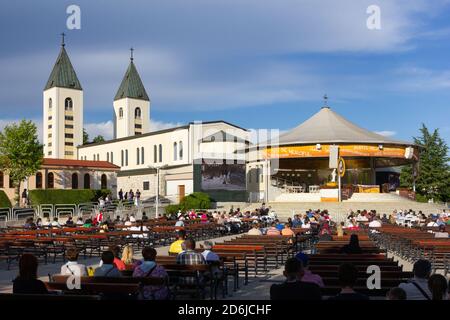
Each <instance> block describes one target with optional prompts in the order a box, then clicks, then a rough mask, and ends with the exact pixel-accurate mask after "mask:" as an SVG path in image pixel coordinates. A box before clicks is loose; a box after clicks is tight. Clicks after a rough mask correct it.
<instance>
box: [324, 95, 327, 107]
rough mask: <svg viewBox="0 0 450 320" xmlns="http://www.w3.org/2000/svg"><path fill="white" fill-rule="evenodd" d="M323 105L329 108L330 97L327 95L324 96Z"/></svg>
mask: <svg viewBox="0 0 450 320" xmlns="http://www.w3.org/2000/svg"><path fill="white" fill-rule="evenodd" d="M323 103H324V107H328V96H327V94H326V93H325V95H324V96H323Z"/></svg>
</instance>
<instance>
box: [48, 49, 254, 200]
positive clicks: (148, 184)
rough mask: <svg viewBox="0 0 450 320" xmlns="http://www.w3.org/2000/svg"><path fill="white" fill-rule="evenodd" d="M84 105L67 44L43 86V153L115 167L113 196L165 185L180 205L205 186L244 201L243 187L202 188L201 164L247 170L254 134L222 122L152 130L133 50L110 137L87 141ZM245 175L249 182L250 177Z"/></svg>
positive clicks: (220, 196)
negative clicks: (248, 152) (115, 177)
mask: <svg viewBox="0 0 450 320" xmlns="http://www.w3.org/2000/svg"><path fill="white" fill-rule="evenodd" d="M83 109H84V106H83V88H82V87H81V83H80V81H79V79H78V77H77V74H76V72H75V69H74V67H73V66H72V63H71V62H70V59H69V55H68V53H67V51H66V48H65V45H64V43H63V44H62V46H61V49H60V53H59V55H58V58H57V61H56V63H55V66H54V67H53V70H52V72H51V74H50V77H49V79H48V81H47V84H46V86H45V89H44V97H43V120H44V121H43V123H44V128H43V133H44V157H46V158H54V159H76V160H78V161H81V162H82V161H90V162H92V161H94V162H101V163H104V162H106V163H111V164H112V165H114V166H117V167H118V168H120V170H119V171H118V172H117V184H115V185H110V186H108V187H109V188H110V189H111V191H112V192H113V193H114V194H117V192H118V191H119V190H120V189H122V190H123V192H124V193H125V192H126V191H129V190H131V189H132V190H133V191H136V190H139V191H140V192H141V197H142V198H143V199H145V198H149V197H153V196H155V195H156V194H157V193H158V190H159V195H160V196H163V197H166V198H167V199H169V200H170V201H172V202H178V201H179V200H181V198H182V197H184V196H185V195H187V194H190V193H192V192H195V191H206V192H211V193H212V194H213V195H214V196H215V198H216V199H217V200H233V201H236V200H239V201H245V200H246V194H245V186H244V188H231V187H229V188H228V190H224V191H225V192H219V190H218V189H214V186H213V187H212V188H210V189H208V190H204V189H203V187H202V179H203V178H202V169H204V168H205V165H206V164H211V166H213V167H214V166H216V167H218V166H221V168H224V164H225V163H229V164H232V165H235V164H236V165H237V163H239V164H240V165H243V166H244V175H245V149H246V148H248V145H249V142H248V136H249V133H248V131H247V130H246V129H244V128H241V127H238V126H236V125H233V124H231V123H228V122H225V121H221V120H219V121H208V122H204V123H201V122H191V123H188V124H186V125H183V126H179V127H175V128H170V129H165V130H160V131H153V132H151V131H150V119H151V118H150V98H149V95H148V93H147V90H146V89H145V87H144V84H143V82H142V80H141V77H140V75H139V73H138V70H137V67H136V64H135V62H134V58H133V55H132V54H131V57H130V61H129V63H128V67H127V69H126V72H125V75H124V76H123V79H122V81H121V83H120V85H119V88H118V90H117V92H116V94H115V96H114V97H113V103H112V109H113V115H114V116H113V123H114V132H113V139H112V140H109V141H104V142H99V143H91V144H85V145H83ZM241 151H244V152H241ZM218 170H220V169H217V170H216V171H218ZM222 171H223V170H222ZM230 174H231V173H228V175H230ZM224 176H225V174H224ZM210 178H211V179H213V178H214V177H213V176H211V177H210ZM226 179H227V178H226V177H225V178H223V180H224V181H225V182H226ZM242 179H243V181H241V184H242V183H244V185H245V176H244V177H243V178H242ZM242 179H241V180H242ZM225 184H226V183H225ZM68 185H70V183H69V184H68ZM218 187H219V188H222V186H218ZM227 187H228V185H227ZM225 189H227V188H225ZM230 189H231V190H230Z"/></svg>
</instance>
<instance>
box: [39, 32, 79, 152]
mask: <svg viewBox="0 0 450 320" xmlns="http://www.w3.org/2000/svg"><path fill="white" fill-rule="evenodd" d="M61 36H62V41H61V49H60V51H59V55H58V57H57V59H56V62H55V64H54V66H53V69H52V72H51V73H50V76H49V78H48V80H47V83H46V85H45V88H44V101H43V111H44V112H43V115H44V119H43V124H44V130H43V132H44V157H48V158H62V159H63V158H65V159H76V158H77V152H76V150H77V146H78V145H81V144H83V88H82V87H81V83H80V81H79V80H78V77H77V74H76V72H75V69H74V68H73V66H72V63H71V61H70V58H69V56H68V54H67V51H66V49H65V45H66V44H65V34H64V33H62V34H61Z"/></svg>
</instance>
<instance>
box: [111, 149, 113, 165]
mask: <svg viewBox="0 0 450 320" xmlns="http://www.w3.org/2000/svg"><path fill="white" fill-rule="evenodd" d="M111 163H114V152H112V151H111Z"/></svg>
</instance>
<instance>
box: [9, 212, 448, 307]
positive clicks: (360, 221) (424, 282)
mask: <svg viewBox="0 0 450 320" xmlns="http://www.w3.org/2000/svg"><path fill="white" fill-rule="evenodd" d="M168 219H172V220H175V221H176V222H175V226H176V227H180V228H177V230H178V231H177V234H176V240H175V241H173V242H172V243H171V245H170V247H169V250H168V252H169V255H171V256H176V259H175V263H176V264H178V265H206V264H208V265H211V266H212V268H211V270H212V272H213V273H215V274H213V275H211V276H216V275H217V273H216V272H217V271H218V268H216V265H217V263H218V262H219V260H220V258H219V255H218V254H217V253H215V252H214V251H213V243H212V242H211V241H205V242H204V244H203V245H202V249H203V251H202V252H200V251H198V250H196V241H195V239H193V238H191V237H188V236H187V234H186V231H185V230H183V228H181V227H184V226H185V224H186V223H187V222H188V221H189V220H196V221H199V223H204V224H207V223H210V222H215V223H217V224H219V225H223V226H224V227H226V228H227V229H228V231H229V232H231V233H238V232H242V231H241V228H242V225H243V222H244V221H246V220H249V221H250V223H251V228H250V229H249V231H248V232H247V234H248V235H252V236H264V238H265V236H274V237H275V236H286V237H296V235H297V233H299V232H300V233H301V234H303V235H308V236H310V237H311V238H313V239H314V241H315V243H321V242H322V241H323V242H328V241H333V235H337V237H343V236H344V233H346V232H347V233H349V234H350V237H349V239H348V240H349V241H348V244H345V245H343V246H342V247H339V251H337V252H338V254H345V255H353V254H356V255H362V254H364V246H363V245H360V241H359V237H358V235H357V233H358V231H363V230H367V229H369V230H371V231H372V232H378V231H377V228H380V227H382V226H383V225H384V224H386V225H388V224H389V225H400V226H405V227H422V228H424V227H428V228H430V227H437V230H435V229H433V230H429V232H433V233H434V237H436V238H448V237H449V236H448V232H446V228H445V226H446V225H449V224H450V219H449V216H448V213H447V212H445V210H444V211H443V212H442V213H440V214H435V215H429V216H428V217H427V216H426V215H425V214H423V213H422V212H418V213H417V214H416V212H414V211H412V210H409V211H407V210H398V211H394V212H393V213H391V214H390V215H387V214H383V215H382V216H380V215H379V214H378V213H377V212H376V211H375V210H370V211H367V210H358V211H356V212H354V211H351V212H350V213H349V215H348V216H347V218H346V219H344V221H342V222H340V223H336V222H334V221H333V220H332V219H331V215H330V214H329V213H328V211H327V210H315V211H314V210H308V211H307V212H306V213H305V214H295V215H294V216H293V218H289V219H288V221H287V222H286V223H281V222H280V221H279V220H278V219H277V215H276V213H275V212H274V211H273V210H272V209H271V208H270V207H269V208H266V207H265V205H264V204H263V206H262V207H261V208H258V209H255V210H253V211H246V212H241V210H240V209H239V208H237V209H236V210H230V211H229V212H226V211H225V212H219V211H211V212H208V211H200V212H196V211H195V210H189V211H187V212H181V211H179V212H178V213H175V214H172V216H170V217H169V218H168ZM147 220H148V217H147V216H146V214H145V213H143V215H142V217H141V219H140V220H137V219H136V217H135V216H134V215H129V216H128V215H126V216H125V217H123V218H122V219H121V218H120V217H119V216H118V217H116V219H115V220H112V219H110V218H109V217H103V215H102V214H101V212H100V213H98V214H97V215H96V216H95V217H94V218H93V219H90V218H88V219H86V220H83V219H82V218H78V220H77V221H76V222H74V221H73V220H72V218H69V219H68V220H67V221H66V223H65V224H64V225H65V226H79V227H85V228H89V227H92V226H98V227H100V231H99V232H107V231H109V230H114V228H115V226H118V225H121V226H122V225H123V226H125V227H127V228H128V230H141V231H148V230H149V229H144V228H147V227H146V226H145V225H144V222H146V221H147ZM24 227H25V228H28V229H36V228H42V227H51V228H61V227H62V225H61V224H60V222H59V221H58V218H54V219H53V221H46V222H45V223H42V220H40V219H38V220H37V221H36V222H34V220H33V219H32V218H30V219H28V220H27V221H26V223H25V226H24ZM133 228H135V229H133ZM245 230H247V229H245ZM354 232H355V233H354ZM290 239H292V238H290ZM361 241H363V240H361ZM78 253H79V252H78V250H77V249H76V248H72V247H70V248H68V249H67V251H66V258H67V260H68V262H67V263H65V264H64V265H62V266H61V271H60V274H61V275H69V276H70V275H76V276H93V277H111V278H114V277H124V273H125V271H131V276H132V277H138V278H146V277H152V278H153V277H156V278H164V279H168V277H169V275H168V272H167V271H166V270H165V268H164V266H163V265H159V264H158V263H157V262H156V260H157V259H156V257H157V251H156V249H155V248H153V247H150V246H145V247H144V248H143V249H142V259H136V258H135V257H134V255H133V247H132V246H130V245H125V246H124V247H123V248H122V250H121V248H120V247H119V246H116V245H114V246H111V247H110V248H109V249H108V250H106V251H103V252H102V254H101V261H100V263H99V265H98V267H97V268H96V269H95V270H94V269H93V268H92V267H88V266H86V265H84V264H81V263H79V262H78ZM309 263H310V257H309V256H308V254H306V253H304V252H301V251H300V252H298V253H296V254H295V255H293V256H291V257H288V258H287V259H286V261H285V264H284V271H283V275H284V277H285V278H286V280H285V281H284V282H283V283H280V284H273V285H272V286H271V287H270V298H271V299H273V300H321V299H325V298H327V299H329V300H337V301H339V300H368V299H369V297H368V296H366V295H365V294H363V293H360V292H358V291H357V290H358V287H357V286H356V284H357V281H358V269H357V267H356V266H355V265H353V264H352V263H347V262H345V263H342V264H340V265H339V268H338V271H337V279H338V281H339V285H340V292H339V293H338V294H336V295H333V296H330V297H325V296H324V295H323V293H322V288H324V287H325V284H324V281H323V279H322V277H321V276H320V275H319V274H316V273H314V272H312V271H310V270H309ZM37 269H38V260H37V258H36V257H35V256H33V255H31V254H23V255H22V256H21V257H20V260H19V275H18V276H17V278H16V279H14V281H13V293H22V294H48V293H49V291H48V290H47V288H46V286H45V284H44V283H43V282H42V281H40V280H38V278H37ZM183 281H184V282H185V283H192V282H193V281H194V279H193V278H189V277H186V278H183ZM355 287H356V290H355V289H354V288H355ZM448 290H449V281H448V279H447V278H446V277H445V276H443V275H441V274H438V273H435V274H432V265H431V263H430V262H429V261H428V260H424V259H420V260H418V261H416V262H415V263H414V267H413V278H412V279H410V280H409V281H407V282H404V283H401V284H400V285H398V287H394V288H391V289H390V290H389V291H388V292H387V294H386V299H387V300H447V299H448V298H449V294H448ZM170 296H171V294H170V290H169V287H168V286H152V285H146V286H144V288H143V290H142V293H141V295H140V297H139V298H141V299H157V300H163V299H169V298H170Z"/></svg>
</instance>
